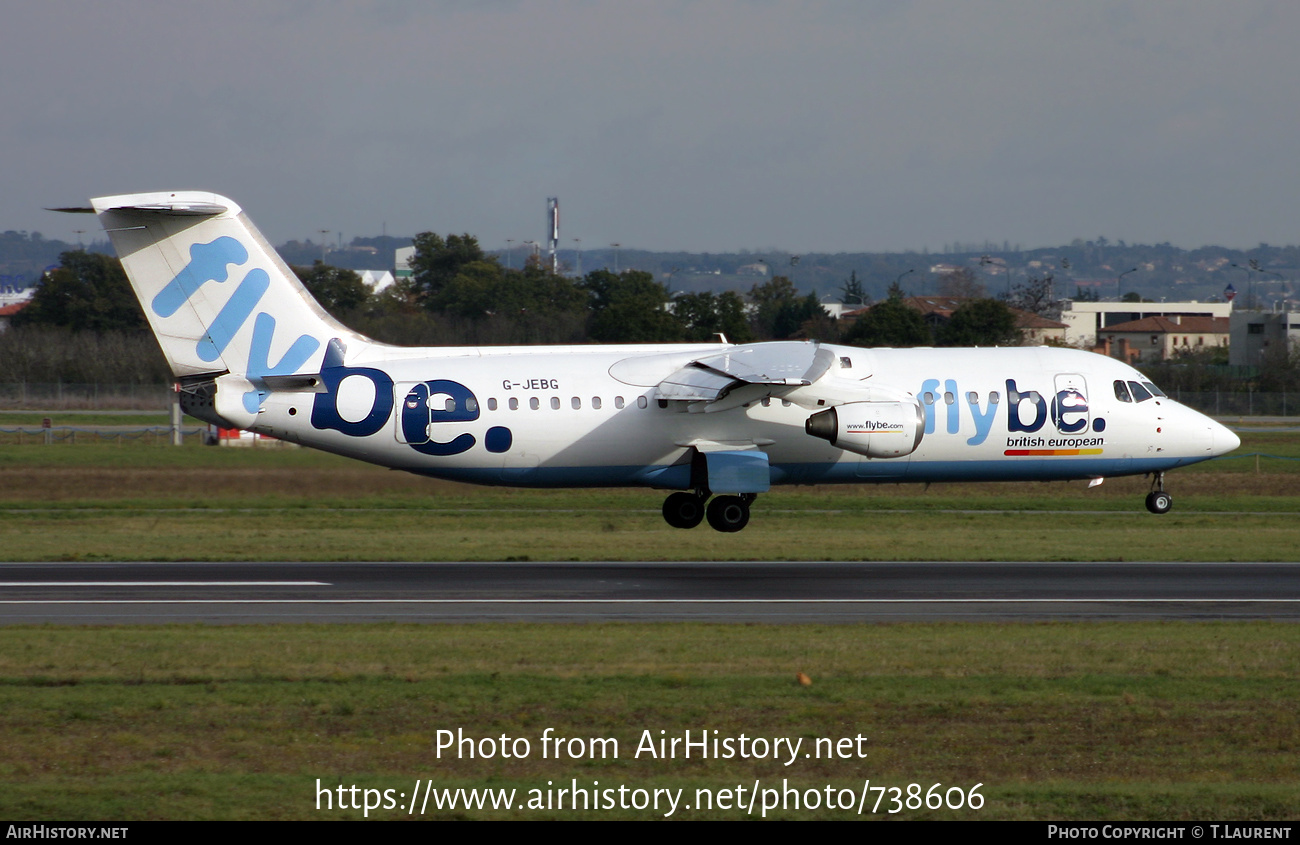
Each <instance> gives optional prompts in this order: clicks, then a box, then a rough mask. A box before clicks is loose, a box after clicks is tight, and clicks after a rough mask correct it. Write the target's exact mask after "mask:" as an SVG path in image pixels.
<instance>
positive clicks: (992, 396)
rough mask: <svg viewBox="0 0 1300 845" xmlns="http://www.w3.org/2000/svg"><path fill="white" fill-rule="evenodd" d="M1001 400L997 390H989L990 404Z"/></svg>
mask: <svg viewBox="0 0 1300 845" xmlns="http://www.w3.org/2000/svg"><path fill="white" fill-rule="evenodd" d="M1001 401H1002V399H1001V398H1000V397H999V396H998V392H997V391H996V390H994V391H991V392H990V393H989V404H990V405H996V404H998V403H999V402H1001Z"/></svg>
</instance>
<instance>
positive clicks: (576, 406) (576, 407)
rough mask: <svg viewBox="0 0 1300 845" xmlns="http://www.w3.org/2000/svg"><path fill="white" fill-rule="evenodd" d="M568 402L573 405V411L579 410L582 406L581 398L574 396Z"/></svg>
mask: <svg viewBox="0 0 1300 845" xmlns="http://www.w3.org/2000/svg"><path fill="white" fill-rule="evenodd" d="M569 404H570V405H572V406H573V410H575V411H577V410H580V409H581V408H582V400H581V399H579V398H578V397H576V396H575V397H573V399H572V400H571V401H570V402H569Z"/></svg>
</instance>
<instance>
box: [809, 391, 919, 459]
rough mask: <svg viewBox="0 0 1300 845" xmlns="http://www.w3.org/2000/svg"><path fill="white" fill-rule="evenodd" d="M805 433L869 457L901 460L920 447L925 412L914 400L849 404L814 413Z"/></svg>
mask: <svg viewBox="0 0 1300 845" xmlns="http://www.w3.org/2000/svg"><path fill="white" fill-rule="evenodd" d="M804 431H806V432H808V433H809V434H811V435H812V436H813V437H820V438H821V439H823V440H829V441H830V443H831V445H832V446H838V447H839V448H841V449H846V450H848V451H850V452H856V453H857V454H859V455H866V456H867V457H868V458H899V457H902V456H903V455H910V454H912V453H913V452H915V451H916V447H917V446H919V445H920V444H921V437H922V435H924V434H925V411H924V410H923V409H922V408H921V403H920V402H917V401H916V400H915V399H913V400H911V401H910V402H909V401H899V402H848V403H845V404H843V405H836V406H835V407H833V408H830V409H828V410H825V411H820V412H818V413H816V414H813V415H812V416H811V417H809V418H808V420H807V422H805V423H804Z"/></svg>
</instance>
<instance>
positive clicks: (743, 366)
mask: <svg viewBox="0 0 1300 845" xmlns="http://www.w3.org/2000/svg"><path fill="white" fill-rule="evenodd" d="M834 360H835V356H834V355H833V354H832V353H831V352H830V351H829V350H824V349H822V348H821V344H819V343H818V342H817V341H815V340H813V341H774V342H771V343H750V344H744V345H741V346H731V347H728V348H727V349H726V350H724V351H722V352H717V353H712V354H708V355H703V356H701V357H699V358H696V359H695V360H693V361H691V362H690V363H688V364H686V365H685V366H684V367H681V368H680V369H678V370H677V371H676V372H674V373H672V374H670V375H669V376H668V377H667V378H665V379H663V380H662V381H660V382H659V384H658V385H657V386H656V388H655V397H656V398H657V399H669V400H676V401H683V402H706V403H713V402H717V401H719V400H721V399H723V398H725V397H727V396H728V395H729V394H730V393H731V392H732V391H734V390H736V389H737V388H740V387H744V386H747V385H756V386H762V387H765V388H767V390H766V392H767V393H768V394H777V395H779V393H781V392H784V390H785V389H788V390H793V389H795V388H799V387H806V386H808V385H810V384H812V383H813V382H815V381H817V379H819V378H821V377H822V375H824V374H825V373H826V371H827V370H828V369H830V366H831V364H832V363H833V362H834ZM728 407H731V403H728ZM709 410H712V409H709Z"/></svg>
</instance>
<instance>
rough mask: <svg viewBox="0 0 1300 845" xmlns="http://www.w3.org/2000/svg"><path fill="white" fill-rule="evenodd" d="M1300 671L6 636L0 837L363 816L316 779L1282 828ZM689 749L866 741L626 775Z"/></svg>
mask: <svg viewBox="0 0 1300 845" xmlns="http://www.w3.org/2000/svg"><path fill="white" fill-rule="evenodd" d="M1298 644H1300V635H1298V634H1297V629H1296V628H1295V627H1294V626H1291V625H1270V624H1265V623H1254V624H1198V625H1191V624H1186V625H1184V624H1147V623H1143V624H1107V625H1086V624H1084V625H976V624H960V625H863V626H857V625H851V626H764V625H748V626H726V625H618V624H605V625H577V626H547V625H472V626H410V625H383V626H374V625H368V626H344V627H339V626H308V625H304V626H275V627H271V628H265V627H237V628H205V627H201V626H183V627H169V628H112V629H72V628H70V629H51V628H8V629H0V733H2V734H3V736H4V737H5V748H6V753H5V755H4V758H3V759H2V760H0V778H3V779H4V781H5V782H6V784H7V786H6V790H5V791H4V792H3V793H0V813H3V814H4V815H7V816H9V817H23V818H35V819H42V818H47V819H53V818H58V819H63V820H67V819H70V818H104V819H122V818H178V817H183V818H336V817H341V818H355V817H357V816H359V815H360V813H359V812H355V811H352V810H345V811H339V810H337V809H335V810H334V811H332V812H324V811H319V812H318V811H317V810H316V809H315V798H314V789H315V783H316V779H317V778H320V779H321V780H322V781H323V782H324V783H326V784H330V785H337V784H340V783H341V784H344V785H351V784H354V783H355V784H358V785H359V786H362V787H370V788H377V789H386V788H393V789H397V790H406V791H408V792H409V791H410V789H411V787H412V785H413V783H414V780H415V778H417V777H422V778H434V779H435V780H436V781H437V783H438V785H440V786H466V787H483V786H494V787H496V786H507V787H509V786H515V787H517V788H519V789H520V790H521V791H522V790H527V789H532V788H538V787H541V788H544V787H545V782H546V781H547V780H552V781H555V782H557V783H559V782H561V781H563V782H564V783H565V784H566V785H567V784H568V782H569V780H570V779H574V778H576V779H577V780H578V781H579V782H580V784H583V785H586V786H590V784H591V782H592V781H595V780H598V781H600V782H601V783H602V784H606V785H617V784H626V785H628V786H630V787H661V788H678V787H683V788H686V789H688V790H691V791H693V790H694V789H696V788H702V787H707V788H711V789H715V790H716V789H720V788H723V787H728V786H732V787H734V786H735V785H736V784H737V783H741V784H752V783H753V782H754V780H755V779H758V780H759V781H760V782H761V784H762V785H763V786H765V787H769V786H775V787H779V786H780V782H781V779H783V778H784V779H786V780H788V781H789V782H790V783H791V784H795V785H798V786H799V787H800V788H807V787H817V786H822V785H825V784H834V785H836V786H842V787H844V788H860V786H861V783H862V781H863V780H864V779H866V778H870V779H871V781H872V783H873V784H880V785H893V784H899V785H902V786H904V787H905V786H906V785H907V784H908V783H913V782H916V783H920V784H922V785H923V788H924V789H928V788H929V786H930V785H931V784H933V783H942V784H944V785H945V788H946V787H947V786H954V785H960V786H962V787H965V788H969V787H972V786H974V785H975V784H976V783H981V784H983V787H982V788H981V793H982V794H983V795H984V797H985V799H986V801H987V803H986V805H985V807H984V809H983V810H980V811H978V812H973V811H969V810H962V811H948V810H943V811H921V812H916V811H905V812H904V813H902V815H903V816H904V817H908V818H918V817H919V818H925V817H933V818H990V819H992V818H1004V819H1007V818H1009V819H1026V818H1055V819H1095V818H1104V819H1153V818H1159V819H1195V818H1207V817H1218V818H1240V819H1260V818H1273V819H1286V818H1294V817H1295V814H1296V812H1297V811H1300V790H1297V789H1296V786H1297V785H1300V762H1298V761H1300V756H1297V753H1296V752H1297V751H1298V750H1300V715H1298V714H1297V711H1296V708H1295V707H1294V702H1295V700H1296V697H1297V694H1300V681H1298V680H1297V678H1300V649H1297V645H1298ZM796 672H805V673H807V674H808V675H810V676H811V678H812V685H811V686H801V685H799V684H797V683H796V682H795V680H794V675H795V673H796ZM547 727H551V728H554V729H555V733H556V734H557V735H560V736H565V737H579V738H586V739H588V740H590V739H593V738H613V739H616V740H617V741H618V744H619V749H620V753H619V756H618V759H597V760H591V759H582V760H574V759H562V760H555V759H542V757H541V744H540V742H541V741H540V738H541V735H542V733H543V731H544V730H545V729H546V728H547ZM456 729H463V730H464V731H465V732H466V734H467V735H469V736H471V737H473V738H474V739H476V740H477V739H480V738H483V737H500V736H502V735H505V736H507V737H510V738H516V737H519V738H525V739H528V740H529V743H530V746H531V753H530V754H529V756H528V757H526V758H524V759H512V760H503V759H501V758H500V757H494V758H493V759H481V758H475V759H469V758H458V757H455V756H448V754H446V753H444V755H443V756H442V757H441V758H440V757H439V756H438V753H437V750H436V739H437V733H436V732H437V731H438V730H452V731H455V730H456ZM687 729H690V730H692V731H696V732H698V731H701V730H708V731H713V730H717V731H718V732H719V733H718V734H717V736H720V737H732V738H738V737H739V735H740V734H741V733H744V734H746V735H747V736H749V737H769V738H774V737H787V738H791V739H801V738H802V739H803V740H804V742H805V745H804V746H803V747H801V750H803V751H807V750H808V746H809V744H811V743H815V741H816V740H817V739H818V738H829V739H833V740H838V739H840V738H843V737H850V738H852V737H856V736H857V735H859V734H861V735H864V736H866V737H867V738H868V739H867V741H866V743H865V745H864V749H865V754H866V756H865V757H862V758H857V757H853V758H851V759H830V760H827V759H809V758H799V759H796V760H795V761H794V763H793V764H792V765H790V766H786V765H783V764H782V763H780V762H776V761H773V760H771V759H765V760H741V759H729V760H716V759H698V757H697V758H694V759H683V758H681V757H678V758H677V759H652V758H649V757H647V756H646V755H644V754H643V755H641V756H640V758H639V759H638V758H637V757H636V756H635V750H636V748H637V746H638V744H639V742H640V740H641V738H642V732H643V731H646V730H648V731H650V732H651V737H652V738H657V737H658V736H659V733H658V732H659V731H660V730H663V731H665V734H664V735H665V736H674V735H676V736H681V735H682V734H683V732H684V731H685V730H687ZM378 815H380V817H390V818H391V817H395V816H397V815H399V814H398V813H396V812H394V811H388V812H386V813H383V812H381V813H379V814H378ZM429 815H435V814H433V813H430V814H429ZM451 815H454V814H450V813H443V814H439V817H448V816H451ZM468 815H469V817H482V818H503V817H521V818H538V817H572V816H573V814H570V813H555V812H541V813H530V812H522V813H519V812H517V813H514V814H510V813H505V812H492V811H483V812H474V813H470V814H468ZM585 815H586V816H589V817H596V818H617V817H628V818H636V817H639V818H649V817H653V814H652V813H650V812H633V811H629V812H625V813H618V812H590V813H587V814H585ZM683 815H684V816H686V817H691V818H696V817H700V816H701V815H704V816H706V817H713V818H739V817H743V815H744V814H743V813H741V812H735V811H729V812H722V811H715V812H713V813H712V814H700V813H696V812H694V811H692V812H691V813H689V814H686V813H683ZM776 815H777V817H784V818H807V817H825V818H835V817H842V814H841V813H839V812H826V811H816V812H806V811H800V812H793V811H790V812H784V813H778V814H776ZM577 816H578V817H583V816H584V814H583V813H578V814H577Z"/></svg>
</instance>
